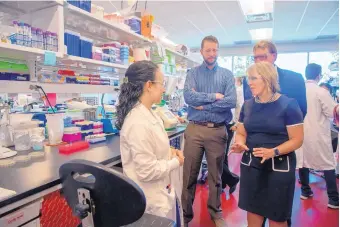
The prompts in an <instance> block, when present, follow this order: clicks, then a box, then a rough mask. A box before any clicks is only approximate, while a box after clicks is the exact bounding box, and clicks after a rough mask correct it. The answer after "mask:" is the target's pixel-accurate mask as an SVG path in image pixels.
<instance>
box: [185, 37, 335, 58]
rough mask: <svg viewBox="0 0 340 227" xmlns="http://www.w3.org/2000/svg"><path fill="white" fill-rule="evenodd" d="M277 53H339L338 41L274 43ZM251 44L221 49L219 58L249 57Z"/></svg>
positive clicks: (194, 53) (195, 52) (197, 51)
mask: <svg viewBox="0 0 340 227" xmlns="http://www.w3.org/2000/svg"><path fill="white" fill-rule="evenodd" d="M276 47H277V50H278V53H291V52H318V51H339V41H338V40H337V41H310V42H290V43H276ZM252 51H253V44H251V45H242V46H241V45H239V46H230V47H221V48H220V49H219V56H235V55H241V56H249V55H252ZM191 52H192V55H198V54H200V53H199V50H192V51H191Z"/></svg>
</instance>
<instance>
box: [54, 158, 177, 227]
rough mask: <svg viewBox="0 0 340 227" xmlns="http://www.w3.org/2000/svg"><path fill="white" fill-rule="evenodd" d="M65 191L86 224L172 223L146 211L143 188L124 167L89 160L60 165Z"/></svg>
mask: <svg viewBox="0 0 340 227" xmlns="http://www.w3.org/2000/svg"><path fill="white" fill-rule="evenodd" d="M59 175H60V179H61V183H62V187H63V188H62V192H63V195H64V197H65V199H66V201H67V203H68V205H69V206H70V207H71V208H72V210H73V212H74V214H75V215H76V216H78V217H79V218H80V220H81V222H82V224H81V225H80V226H83V227H116V226H129V227H137V226H138V227H147V226H152V227H163V226H167V227H172V226H175V223H174V222H173V221H171V220H168V219H166V218H163V217H157V216H154V215H150V214H147V213H144V211H145V207H146V199H145V196H144V193H143V191H142V190H141V188H140V187H139V186H138V185H137V184H135V183H134V182H133V181H132V180H131V179H129V178H128V177H126V176H125V175H123V174H122V173H121V172H120V171H117V170H114V169H111V168H108V167H105V166H103V165H101V164H97V163H94V162H90V161H86V160H72V161H70V162H67V163H65V164H63V165H62V166H61V167H60V169H59Z"/></svg>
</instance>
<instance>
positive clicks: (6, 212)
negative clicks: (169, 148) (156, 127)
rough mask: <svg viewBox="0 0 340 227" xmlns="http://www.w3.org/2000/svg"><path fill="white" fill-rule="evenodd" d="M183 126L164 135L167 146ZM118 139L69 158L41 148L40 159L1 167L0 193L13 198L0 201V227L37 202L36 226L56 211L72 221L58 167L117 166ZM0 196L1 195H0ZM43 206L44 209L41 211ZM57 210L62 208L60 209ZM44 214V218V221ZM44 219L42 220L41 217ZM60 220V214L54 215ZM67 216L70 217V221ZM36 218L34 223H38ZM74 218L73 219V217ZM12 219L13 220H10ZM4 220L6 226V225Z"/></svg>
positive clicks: (182, 129) (118, 158)
mask: <svg viewBox="0 0 340 227" xmlns="http://www.w3.org/2000/svg"><path fill="white" fill-rule="evenodd" d="M185 128H186V126H185V125H183V126H179V127H177V128H176V129H175V130H173V131H169V132H168V136H169V139H170V142H173V141H175V140H179V139H181V137H182V135H183V133H184V131H185ZM119 147H120V145H119V136H117V135H116V136H108V137H107V140H106V142H103V143H99V144H96V145H91V146H90V149H88V150H85V151H80V152H76V153H73V154H71V155H63V154H59V152H58V148H57V147H49V146H45V156H44V157H42V158H35V159H31V160H30V161H28V162H27V163H20V164H19V163H16V164H15V165H14V166H12V167H2V168H1V171H0V189H1V188H4V189H9V190H13V191H15V192H16V194H15V195H13V196H11V197H9V198H7V199H4V200H1V199H0V226H2V222H1V221H2V220H4V219H5V218H6V217H7V216H11V215H12V213H15V215H19V213H18V212H17V211H18V210H21V208H22V207H26V206H27V205H28V204H33V203H35V202H39V203H40V204H42V208H41V215H40V216H41V217H40V216H39V217H40V219H41V220H40V222H43V221H44V220H45V222H47V221H48V220H51V219H52V220H53V218H52V217H51V215H52V213H54V215H56V213H58V212H59V211H62V212H65V209H66V210H67V212H68V214H67V215H66V214H65V215H64V216H65V217H64V218H63V219H60V221H65V220H64V219H66V218H67V217H69V218H72V214H70V212H71V210H70V209H69V207H68V206H67V204H66V202H64V201H60V200H63V198H62V196H61V194H60V189H61V188H62V186H61V182H60V178H59V167H60V166H61V165H63V164H64V163H66V162H68V161H70V160H74V159H84V160H89V161H93V162H96V163H100V164H103V165H105V166H108V167H114V166H119V165H120V163H121V158H120V151H119ZM29 152H30V151H27V152H22V151H20V152H18V155H20V154H23V155H24V154H28V153H29ZM0 195H1V193H0ZM56 201H59V205H58V206H59V208H58V207H54V208H53V209H54V211H47V209H52V207H53V206H52V205H53V204H52V203H53V202H54V205H55V204H56ZM44 203H45V205H46V206H45V207H44ZM60 206H63V208H61V207H60ZM45 214H48V215H47V216H48V217H46V215H45ZM44 215H45V217H44ZM58 216H60V213H59V214H58ZM70 216H71V217H70ZM39 217H36V219H39ZM73 218H75V217H73ZM12 219H13V218H12ZM8 220H9V219H8V218H7V220H6V221H7V222H8ZM73 221H74V222H73V224H72V223H67V224H64V225H55V223H56V222H55V219H54V224H53V225H54V226H53V227H58V226H67V227H72V226H76V225H75V224H76V222H77V221H78V220H77V219H76V220H73ZM4 226H11V227H12V226H15V225H4ZM25 226H26V225H25ZM29 226H34V227H35V226H40V225H38V224H37V225H29ZM42 226H48V227H50V226H49V224H46V223H45V224H43V225H42Z"/></svg>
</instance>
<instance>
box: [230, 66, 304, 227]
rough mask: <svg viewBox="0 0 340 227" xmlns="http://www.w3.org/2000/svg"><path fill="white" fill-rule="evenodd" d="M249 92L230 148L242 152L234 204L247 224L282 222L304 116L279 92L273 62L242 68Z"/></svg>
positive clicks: (290, 196)
mask: <svg viewBox="0 0 340 227" xmlns="http://www.w3.org/2000/svg"><path fill="white" fill-rule="evenodd" d="M247 74H248V83H249V86H250V89H251V91H252V93H253V96H254V98H253V99H250V100H247V101H245V103H244V104H243V107H242V109H241V113H240V118H239V122H240V124H239V125H238V128H237V134H236V137H235V142H234V144H233V146H232V148H231V151H230V152H231V153H241V152H244V153H243V156H242V160H241V180H240V193H239V196H240V198H239V207H240V208H241V209H243V210H246V211H247V220H248V227H261V226H262V223H263V219H264V218H265V217H266V218H268V219H269V220H270V221H269V226H270V227H281V226H282V227H284V226H287V219H289V218H290V217H291V213H292V206H293V197H294V188H295V167H296V157H295V152H294V151H295V150H296V149H297V148H299V147H300V146H301V145H302V142H303V116H302V112H301V110H300V108H299V105H298V103H297V101H296V100H295V99H291V98H288V97H287V96H284V95H281V94H279V85H278V78H277V77H278V75H277V71H276V69H275V67H274V66H273V65H272V64H270V63H267V62H259V63H255V64H254V65H252V66H250V67H249V68H248V70H247Z"/></svg>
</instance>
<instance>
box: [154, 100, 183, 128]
mask: <svg viewBox="0 0 340 227" xmlns="http://www.w3.org/2000/svg"><path fill="white" fill-rule="evenodd" d="M155 112H156V113H157V114H158V116H160V118H161V119H162V120H163V124H164V128H165V130H166V131H171V130H173V129H175V128H176V127H177V125H178V124H179V121H178V119H177V117H176V116H175V115H174V114H173V113H172V112H171V111H170V110H169V109H168V108H167V107H166V106H163V107H157V109H156V111H155Z"/></svg>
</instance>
